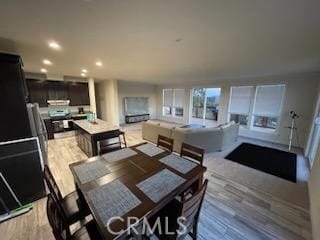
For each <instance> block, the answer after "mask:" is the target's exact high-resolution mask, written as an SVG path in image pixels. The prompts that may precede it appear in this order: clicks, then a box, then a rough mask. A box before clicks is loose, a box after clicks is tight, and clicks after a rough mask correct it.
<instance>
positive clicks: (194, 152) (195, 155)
mask: <svg viewBox="0 0 320 240" xmlns="http://www.w3.org/2000/svg"><path fill="white" fill-rule="evenodd" d="M180 156H181V157H188V158H191V159H193V160H195V161H197V162H199V163H200V165H201V166H202V163H203V157H204V149H202V148H199V147H196V146H193V145H190V144H188V143H184V142H183V143H182V145H181V151H180Z"/></svg>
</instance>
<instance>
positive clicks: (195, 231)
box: [191, 223, 198, 240]
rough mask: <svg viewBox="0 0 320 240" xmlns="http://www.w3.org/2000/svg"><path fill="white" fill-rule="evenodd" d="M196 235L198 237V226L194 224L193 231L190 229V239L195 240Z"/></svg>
mask: <svg viewBox="0 0 320 240" xmlns="http://www.w3.org/2000/svg"><path fill="white" fill-rule="evenodd" d="M197 235H198V224H197V223H194V224H193V229H192V235H191V237H192V239H193V240H197Z"/></svg>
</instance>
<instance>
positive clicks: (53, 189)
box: [43, 165, 62, 201]
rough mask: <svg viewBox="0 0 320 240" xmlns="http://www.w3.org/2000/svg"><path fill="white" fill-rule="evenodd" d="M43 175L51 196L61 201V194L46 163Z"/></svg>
mask: <svg viewBox="0 0 320 240" xmlns="http://www.w3.org/2000/svg"><path fill="white" fill-rule="evenodd" d="M43 176H44V179H45V181H46V183H47V186H48V188H49V190H50V192H51V194H52V195H53V197H54V198H55V199H56V201H61V200H62V194H61V192H60V189H59V187H58V185H57V183H56V181H55V180H54V177H53V175H52V173H51V171H50V169H49V167H48V165H45V166H44V171H43Z"/></svg>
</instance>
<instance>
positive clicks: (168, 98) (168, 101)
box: [163, 89, 173, 107]
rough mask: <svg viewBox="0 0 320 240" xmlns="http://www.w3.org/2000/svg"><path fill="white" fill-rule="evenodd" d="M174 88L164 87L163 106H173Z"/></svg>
mask: <svg viewBox="0 0 320 240" xmlns="http://www.w3.org/2000/svg"><path fill="white" fill-rule="evenodd" d="M172 99H173V89H163V106H166V107H172Z"/></svg>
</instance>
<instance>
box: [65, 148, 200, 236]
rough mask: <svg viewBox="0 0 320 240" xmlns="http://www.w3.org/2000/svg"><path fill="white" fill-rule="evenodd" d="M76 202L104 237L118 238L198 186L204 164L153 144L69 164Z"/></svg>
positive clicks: (124, 149)
mask: <svg viewBox="0 0 320 240" xmlns="http://www.w3.org/2000/svg"><path fill="white" fill-rule="evenodd" d="M69 167H70V170H71V173H72V175H73V178H74V182H75V186H76V190H77V192H78V195H79V206H80V205H81V206H86V207H88V208H89V209H90V212H91V215H92V217H93V219H94V220H95V221H96V224H97V227H98V230H99V233H100V235H101V236H102V238H103V239H122V238H123V237H124V236H126V235H128V231H127V230H128V229H130V228H131V227H132V225H131V224H132V222H130V221H131V220H130V219H132V218H134V219H136V220H138V221H139V222H140V223H141V222H143V220H144V219H149V218H150V217H152V216H154V215H156V214H157V212H159V210H161V209H162V208H163V207H164V206H166V205H167V204H168V203H169V202H170V201H172V200H173V199H174V198H176V197H177V196H180V195H181V194H183V193H184V192H185V191H186V190H188V189H190V188H192V189H193V191H196V190H197V189H199V188H200V187H201V185H202V181H203V175H204V173H205V171H206V167H204V166H202V165H200V164H198V163H197V162H195V161H192V160H190V159H185V158H182V157H180V156H179V155H178V154H176V153H171V152H168V151H165V150H163V149H161V148H159V147H157V146H155V145H153V144H151V143H141V144H138V145H135V146H131V147H128V148H123V149H121V150H118V151H115V152H111V153H107V154H104V155H99V156H94V157H91V158H89V159H87V160H84V161H79V162H74V163H72V164H70V165H69Z"/></svg>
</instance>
